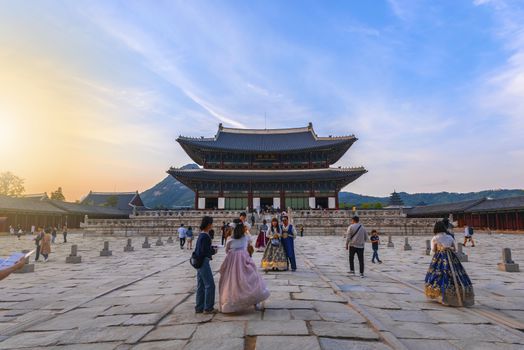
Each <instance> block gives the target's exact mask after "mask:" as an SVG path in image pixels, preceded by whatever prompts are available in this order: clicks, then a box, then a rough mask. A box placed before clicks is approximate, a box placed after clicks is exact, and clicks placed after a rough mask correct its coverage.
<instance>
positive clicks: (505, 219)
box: [504, 213, 509, 230]
mask: <svg viewBox="0 0 524 350" xmlns="http://www.w3.org/2000/svg"><path fill="white" fill-rule="evenodd" d="M504 226H505V227H504V229H505V230H509V220H508V213H505V214H504Z"/></svg>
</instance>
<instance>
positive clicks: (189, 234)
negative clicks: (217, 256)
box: [186, 226, 193, 250]
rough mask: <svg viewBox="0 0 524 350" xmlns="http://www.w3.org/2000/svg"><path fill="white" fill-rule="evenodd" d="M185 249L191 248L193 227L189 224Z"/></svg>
mask: <svg viewBox="0 0 524 350" xmlns="http://www.w3.org/2000/svg"><path fill="white" fill-rule="evenodd" d="M186 243H187V249H189V250H191V249H193V228H192V227H191V226H189V227H188V228H187V231H186Z"/></svg>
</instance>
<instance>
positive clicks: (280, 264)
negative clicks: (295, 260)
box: [261, 242, 288, 271]
mask: <svg viewBox="0 0 524 350" xmlns="http://www.w3.org/2000/svg"><path fill="white" fill-rule="evenodd" d="M261 265H262V268H263V269H264V270H265V271H268V270H273V269H275V270H287V269H288V266H287V255H286V252H285V251H284V246H283V245H282V243H280V244H279V245H273V244H271V242H269V243H268V244H267V245H266V249H265V250H264V255H263V256H262V264H261Z"/></svg>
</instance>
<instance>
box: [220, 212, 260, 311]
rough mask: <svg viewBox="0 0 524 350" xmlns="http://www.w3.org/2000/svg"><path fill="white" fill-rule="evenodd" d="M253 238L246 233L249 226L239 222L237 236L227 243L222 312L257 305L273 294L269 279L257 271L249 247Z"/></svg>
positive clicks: (221, 296)
mask: <svg viewBox="0 0 524 350" xmlns="http://www.w3.org/2000/svg"><path fill="white" fill-rule="evenodd" d="M248 246H249V237H248V236H247V235H245V225H244V224H243V223H241V222H239V223H237V224H235V227H234V229H233V237H230V238H228V240H227V242H226V247H225V251H226V257H225V259H224V262H223V263H222V266H221V267H220V280H219V282H218V290H219V296H220V303H219V305H220V311H221V312H223V313H231V312H239V311H242V310H245V309H247V308H249V307H253V306H255V309H259V308H260V307H259V306H258V304H259V303H260V302H262V301H264V300H266V299H267V298H268V297H269V290H268V289H267V286H266V283H265V281H264V280H263V279H262V277H261V276H260V275H259V274H258V272H257V267H256V265H255V263H254V262H253V259H252V258H251V257H250V256H249V254H248V251H247V248H248Z"/></svg>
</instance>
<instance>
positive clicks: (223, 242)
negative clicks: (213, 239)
mask: <svg viewBox="0 0 524 350" xmlns="http://www.w3.org/2000/svg"><path fill="white" fill-rule="evenodd" d="M227 227H228V225H227V224H226V222H225V221H223V222H222V227H221V228H220V231H221V232H222V241H221V243H220V244H221V245H222V246H224V244H225V243H226V230H227Z"/></svg>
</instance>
